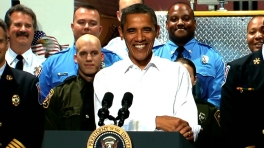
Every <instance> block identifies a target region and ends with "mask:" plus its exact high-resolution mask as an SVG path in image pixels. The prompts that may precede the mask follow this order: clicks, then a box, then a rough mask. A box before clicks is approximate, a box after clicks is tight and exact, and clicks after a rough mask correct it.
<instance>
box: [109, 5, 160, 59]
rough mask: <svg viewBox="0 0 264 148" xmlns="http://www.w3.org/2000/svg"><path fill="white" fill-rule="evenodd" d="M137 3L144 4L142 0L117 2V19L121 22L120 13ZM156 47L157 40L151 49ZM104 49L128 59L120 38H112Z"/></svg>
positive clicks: (123, 42)
mask: <svg viewBox="0 0 264 148" xmlns="http://www.w3.org/2000/svg"><path fill="white" fill-rule="evenodd" d="M138 3H142V4H144V0H119V3H118V4H119V10H118V11H116V16H117V19H118V20H119V21H121V16H122V11H124V10H125V8H127V7H128V6H130V5H133V4H138ZM158 45H161V43H160V42H159V41H158V39H155V42H154V46H153V47H156V46H158ZM104 48H105V49H107V50H110V51H112V52H114V53H116V54H117V55H118V56H120V57H121V58H122V59H128V49H127V46H126V43H125V41H124V40H123V39H121V37H116V38H113V39H112V40H110V41H109V43H108V44H107V45H106V46H105V47H104Z"/></svg>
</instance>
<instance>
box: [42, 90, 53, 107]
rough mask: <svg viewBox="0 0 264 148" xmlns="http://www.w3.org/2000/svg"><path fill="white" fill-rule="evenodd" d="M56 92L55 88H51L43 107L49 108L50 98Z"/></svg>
mask: <svg viewBox="0 0 264 148" xmlns="http://www.w3.org/2000/svg"><path fill="white" fill-rule="evenodd" d="M53 94H54V90H53V89H51V90H50V92H49V94H48V96H47V97H46V99H45V100H44V102H43V103H42V106H43V108H48V107H49V103H50V99H51V97H52V96H53Z"/></svg>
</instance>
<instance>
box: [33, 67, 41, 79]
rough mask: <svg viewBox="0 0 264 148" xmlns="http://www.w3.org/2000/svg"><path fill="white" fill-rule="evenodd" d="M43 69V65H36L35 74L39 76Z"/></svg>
mask: <svg viewBox="0 0 264 148" xmlns="http://www.w3.org/2000/svg"><path fill="white" fill-rule="evenodd" d="M41 70H42V67H41V66H37V67H35V70H34V75H35V76H37V77H39V75H40V73H41Z"/></svg>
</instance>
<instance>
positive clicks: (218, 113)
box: [214, 110, 220, 126]
mask: <svg viewBox="0 0 264 148" xmlns="http://www.w3.org/2000/svg"><path fill="white" fill-rule="evenodd" d="M214 117H215V120H216V121H217V123H218V125H219V126H220V110H217V111H216V112H215V114H214Z"/></svg>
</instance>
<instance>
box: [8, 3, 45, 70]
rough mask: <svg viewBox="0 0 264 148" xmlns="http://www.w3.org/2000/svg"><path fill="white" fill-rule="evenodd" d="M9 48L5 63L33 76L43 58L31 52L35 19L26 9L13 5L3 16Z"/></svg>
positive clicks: (32, 13) (35, 24)
mask: <svg viewBox="0 0 264 148" xmlns="http://www.w3.org/2000/svg"><path fill="white" fill-rule="evenodd" d="M5 23H6V25H7V28H8V38H9V43H10V48H9V49H8V50H7V52H6V61H7V63H8V64H9V65H10V66H11V67H13V68H16V69H20V70H23V71H27V72H29V73H31V74H34V72H35V71H36V69H37V68H38V67H39V66H40V65H41V63H42V62H43V61H44V60H45V58H43V57H40V56H37V55H35V54H34V53H33V52H32V50H31V43H32V41H33V37H34V31H35V30H36V28H37V17H36V15H35V13H34V12H33V11H32V10H31V9H30V8H28V7H26V6H23V5H19V4H18V5H15V6H13V7H11V8H10V9H9V10H8V11H7V12H6V15H5Z"/></svg>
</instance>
